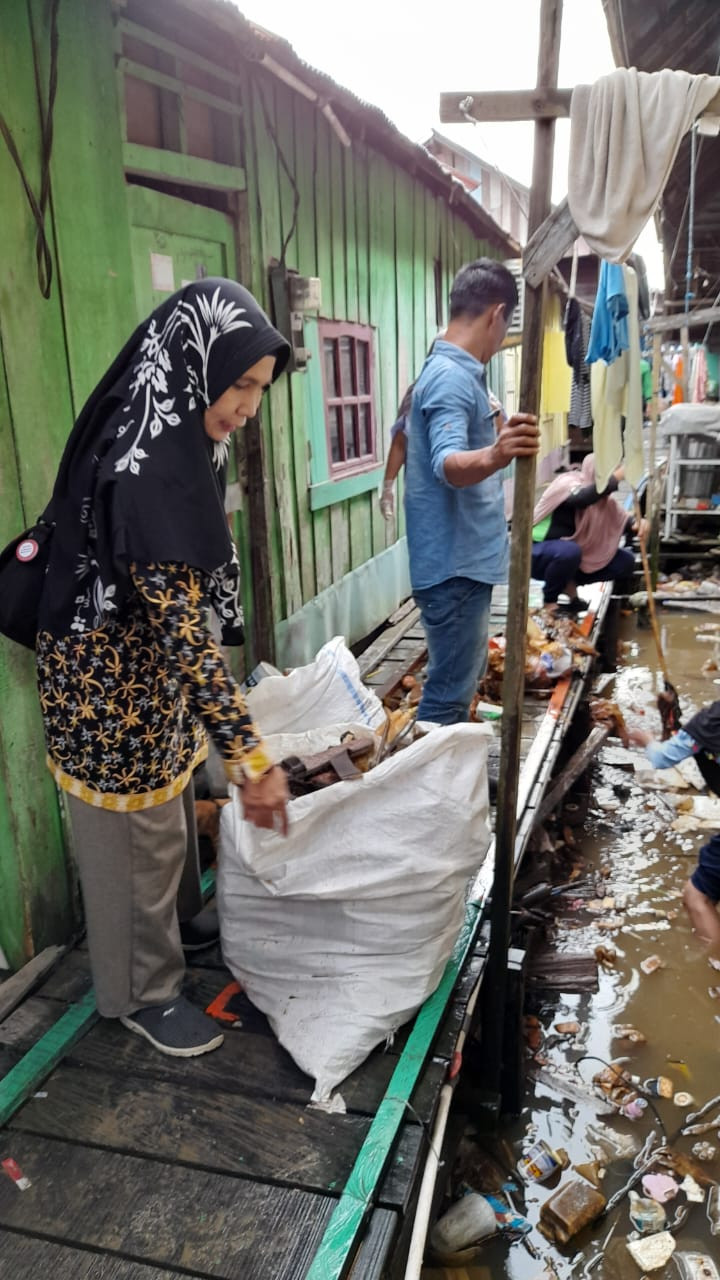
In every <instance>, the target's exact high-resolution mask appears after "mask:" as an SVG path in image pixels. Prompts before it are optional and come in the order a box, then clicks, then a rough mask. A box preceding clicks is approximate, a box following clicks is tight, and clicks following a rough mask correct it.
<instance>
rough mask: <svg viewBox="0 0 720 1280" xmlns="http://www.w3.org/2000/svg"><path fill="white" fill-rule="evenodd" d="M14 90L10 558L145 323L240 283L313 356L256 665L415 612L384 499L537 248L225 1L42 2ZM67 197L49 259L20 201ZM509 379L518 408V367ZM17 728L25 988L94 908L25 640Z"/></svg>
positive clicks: (304, 653)
mask: <svg viewBox="0 0 720 1280" xmlns="http://www.w3.org/2000/svg"><path fill="white" fill-rule="evenodd" d="M55 77H56V83H57V88H56V92H53V90H52V89H51V85H52V84H53V82H54V80H55ZM0 86H1V87H0V112H1V113H2V115H3V117H4V119H5V121H6V123H7V126H8V128H9V130H10V132H11V134H12V138H13V140H14V143H15V146H16V148H17V153H18V158H19V161H20V164H21V166H22V180H21V175H20V174H19V172H18V169H17V167H16V165H15V164H14V162H13V160H12V158H11V155H10V152H9V149H8V147H7V146H6V145H5V142H4V141H2V140H1V139H0V192H2V196H1V197H0V198H1V200H2V226H3V234H2V237H1V238H0V354H1V356H2V360H1V362H0V545H3V544H4V542H6V541H7V540H9V539H10V538H11V537H12V536H13V535H15V534H16V533H17V532H18V531H19V530H21V529H22V528H24V527H25V526H26V525H27V524H28V523H30V522H31V521H32V520H34V519H35V518H36V516H37V515H38V513H39V512H40V511H41V510H42V509H43V507H44V506H45V504H46V503H47V501H48V498H49V496H50V491H51V485H52V481H53V478H54V474H55V470H56V466H57V462H58V459H59V456H60V453H61V450H62V448H63V445H64V442H65V440H66V438H67V436H68V433H69V431H70V427H71V425H72V422H73V419H74V417H75V416H76V414H77V413H78V411H79V409H80V408H81V406H82V404H83V402H84V400H85V398H86V397H87V395H88V393H89V392H90V391H91V389H92V387H93V386H94V384H95V383H96V381H97V380H98V378H99V377H100V375H101V374H102V373H103V372H104V370H105V368H106V367H107V366H108V364H109V363H110V361H111V360H112V359H113V357H114V355H115V354H116V352H117V351H118V350H119V348H120V347H121V345H122V344H123V343H124V341H125V339H126V338H127V336H128V334H129V333H130V332H131V331H132V329H133V328H134V326H135V324H136V323H137V321H138V320H139V319H140V318H141V317H143V316H145V315H146V314H147V313H148V311H149V310H150V309H151V308H152V307H153V306H154V305H156V304H157V303H159V302H161V301H162V300H163V299H164V298H165V297H167V295H168V293H170V292H172V291H173V290H174V289H177V288H179V287H180V286H181V285H182V284H183V283H184V282H185V281H188V280H194V279H197V278H201V277H204V276H207V275H229V276H233V277H236V278H238V279H240V280H241V281H242V282H243V283H245V284H247V285H248V286H249V287H250V289H251V290H252V291H253V292H254V293H255V294H256V296H257V297H258V298H259V299H260V300H261V301H262V302H263V303H264V305H265V306H266V307H267V309H268V310H269V311H270V312H271V313H273V314H274V315H275V317H276V320H277V323H278V324H279V326H280V327H281V328H283V329H284V330H285V332H286V333H287V336H288V337H289V338H290V339H291V341H292V344H293V372H291V374H290V376H289V377H286V378H283V379H281V380H280V382H279V383H278V385H277V386H276V387H274V388H273V389H272V392H271V393H270V395H269V397H268V401H267V404H266V405H265V406H264V407H263V421H262V425H261V426H260V427H249V428H248V429H247V430H246V431H245V432H244V433H241V436H240V438H238V439H237V445H236V449H237V452H236V456H235V460H234V472H233V474H232V476H231V484H230V488H229V493H228V508H229V510H230V511H232V512H233V518H234V519H235V521H236V524H237V533H238V541H239V546H240V550H241V560H242V567H243V589H244V600H245V608H246V621H247V637H248V639H247V645H246V648H247V653H246V655H245V661H246V663H247V664H249V663H252V662H254V661H256V660H257V659H261V658H275V660H276V661H277V662H279V663H280V664H281V665H289V664H294V663H297V662H302V661H306V660H308V659H309V658H310V657H311V656H312V654H313V653H314V652H315V650H316V649H317V648H318V646H319V645H320V644H322V643H323V642H324V641H325V640H326V639H327V638H329V637H330V636H332V635H334V634H337V633H338V632H342V633H343V634H345V635H346V636H347V638H348V640H349V641H350V642H353V641H356V640H358V639H359V638H360V637H361V636H363V635H365V634H367V633H368V632H370V631H371V630H372V629H373V628H374V627H376V626H378V625H379V624H380V623H381V622H382V621H383V619H384V618H386V617H387V616H388V614H389V613H390V612H392V610H393V609H394V608H395V607H396V605H397V604H398V602H399V601H400V600H401V599H402V598H403V597H404V596H405V595H406V594H407V592H408V578H407V560H406V553H405V547H404V541H403V539H402V536H401V535H402V504H401V503H399V504H398V507H399V512H400V516H399V526H400V527H399V529H398V530H395V529H389V528H388V526H387V524H386V523H385V522H384V521H383V519H382V517H381V516H380V514H379V511H378V508H377V502H376V497H375V495H376V491H377V487H378V482H379V480H380V477H381V475H382V470H383V465H384V455H385V450H386V440H387V434H388V428H389V426H390V424H391V423H392V421H393V420H394V417H395V411H396V407H397V404H398V401H399V399H400V397H401V396H402V394H403V393H404V391H405V388H406V386H407V384H408V382H409V381H410V380H411V379H412V378H413V377H414V376H415V375H416V373H417V372H418V370H419V368H420V366H421V364H422V361H423V358H424V356H425V353H426V350H427V347H428V345H429V343H430V342H431V340H432V338H433V337H434V336H435V335H436V333H437V331H438V329H439V328H440V327H441V326H442V325H443V324H444V323H445V321H446V319H447V315H446V300H447V294H448V288H449V284H450V281H451V279H452V277H453V274H454V273H455V271H456V270H457V268H458V267H459V266H460V265H461V264H462V263H463V262H465V261H467V260H468V259H471V258H474V257H477V256H478V255H480V254H489V255H491V256H495V257H498V258H500V259H510V258H512V259H516V258H517V257H518V256H519V252H520V250H519V245H518V244H517V243H516V242H515V241H514V240H513V239H512V238H511V237H510V236H508V235H507V234H506V233H505V232H503V231H502V230H501V228H500V227H499V226H498V225H497V224H496V223H495V222H494V220H493V219H492V218H491V217H490V216H489V215H488V214H487V213H486V212H485V211H484V209H483V208H482V207H481V205H479V204H478V203H477V202H476V201H475V200H473V199H472V198H471V197H470V196H469V195H468V193H467V192H466V191H465V190H464V188H463V187H462V186H461V184H460V183H458V182H456V181H455V180H454V179H453V178H452V177H451V176H450V175H448V174H447V173H446V172H444V171H443V169H442V168H441V167H440V165H439V164H438V163H437V161H436V160H434V159H433V158H432V157H431V156H430V155H428V153H427V152H426V151H425V150H424V149H423V148H422V147H420V146H416V145H415V144H413V143H411V142H409V141H408V140H407V139H406V138H405V137H403V135H402V134H400V133H399V132H398V131H397V130H396V129H395V128H394V127H393V126H392V125H391V124H390V122H389V121H388V120H387V119H386V118H385V116H383V115H382V113H381V112H380V111H378V110H377V109H375V108H373V107H370V106H368V105H366V104H365V103H363V102H361V101H359V100H358V99H357V98H356V97H354V96H353V95H352V94H351V93H349V92H347V91H346V90H344V89H342V88H340V86H338V85H337V84H335V83H334V82H333V81H332V80H330V79H329V78H328V77H327V76H325V75H322V74H320V73H318V72H316V71H314V70H313V69H312V68H311V67H309V66H307V65H306V64H305V63H304V62H302V61H301V60H300V59H299V58H298V57H297V56H296V54H295V53H294V52H293V50H292V49H291V48H290V46H289V45H288V44H287V43H286V42H285V41H284V40H282V39H280V38H279V37H277V36H274V35H271V34H270V33H269V32H266V31H264V30H262V29H260V28H258V27H256V26H254V25H253V24H251V23H249V22H247V21H246V20H245V19H244V18H243V17H242V16H241V14H240V13H239V12H238V11H237V10H236V9H235V8H234V6H232V5H230V4H226V3H221V2H219V0H155V2H154V3H153V4H148V3H146V2H144V0H118V2H117V3H114V2H112V0H17V2H16V3H13V4H11V5H5V6H3V11H2V14H0ZM44 177H45V178H47V200H46V207H44V237H45V240H44V241H43V239H42V234H41V232H40V231H39V228H38V225H37V219H36V218H35V216H34V214H33V212H32V209H31V204H30V201H29V199H28V195H27V190H26V189H25V187H24V185H23V184H24V182H26V183H27V187H28V188H29V189H30V191H31V192H32V193H33V195H34V198H35V200H36V201H37V204H38V206H43V199H42V191H43V178H44ZM38 243H39V245H40V258H41V263H43V269H42V270H41V271H40V272H39V271H38V264H37V261H36V245H37V244H38ZM50 264H51V267H52V282H51V286H50V290H49V297H47V298H46V297H45V296H43V293H42V292H41V287H40V283H42V282H43V279H44V276H45V275H46V274H47V268H48V266H49V265H50ZM39 275H40V277H41V280H40V282H39ZM491 378H492V380H493V383H494V385H495V389H496V390H497V392H498V394H499V395H502V394H503V390H504V388H503V386H502V375H501V365H498V368H497V369H496V370H493V371H492V372H491ZM0 706H1V711H0V948H2V951H3V953H4V957H5V958H6V959H7V961H8V962H9V963H10V964H11V965H12V966H16V965H19V964H20V963H21V962H22V961H23V959H24V958H26V957H28V956H30V955H32V954H33V952H34V951H35V950H37V949H38V948H39V947H41V946H44V945H46V944H47V943H48V942H52V941H62V940H64V939H65V938H67V937H68V936H69V934H70V932H71V930H72V928H73V925H74V922H75V914H76V907H75V891H74V883H73V877H72V874H71V870H70V865H69V863H68V859H67V857H66V851H65V847H64V838H63V823H62V815H61V811H60V808H59V805H58V799H57V796H56V793H55V788H54V785H53V783H52V781H51V779H50V775H49V774H48V773H47V771H46V769H45V765H44V746H43V737H42V729H41V724H40V716H39V711H38V707H37V698H36V693H35V687H34V673H33V662H32V658H31V655H30V654H28V653H26V652H24V651H22V650H20V649H19V648H17V647H16V646H13V645H11V644H9V643H6V642H4V641H0ZM0 959H2V957H0Z"/></svg>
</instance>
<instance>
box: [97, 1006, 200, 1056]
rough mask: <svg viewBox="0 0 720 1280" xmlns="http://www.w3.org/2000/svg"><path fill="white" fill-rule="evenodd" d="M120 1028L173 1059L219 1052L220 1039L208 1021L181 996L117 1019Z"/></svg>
mask: <svg viewBox="0 0 720 1280" xmlns="http://www.w3.org/2000/svg"><path fill="white" fill-rule="evenodd" d="M120 1021H121V1022H122V1024H123V1026H124V1027H127V1028H128V1030H129V1031H134V1032H135V1033H136V1034H137V1035H139V1036H145V1039H146V1040H149V1041H150V1043H151V1045H154V1047H155V1048H156V1049H159V1050H160V1052H161V1053H167V1054H169V1055H170V1056H171V1057H173V1058H195V1057H197V1056H198V1054H200V1053H209V1052H210V1050H211V1049H219V1047H220V1045H221V1044H222V1042H223V1035H222V1032H221V1031H218V1028H217V1025H216V1023H214V1022H213V1020H212V1018H207V1017H206V1016H205V1014H204V1013H201V1012H200V1010H199V1009H196V1008H195V1006H194V1005H192V1004H190V1003H189V1001H187V1000H186V999H185V998H184V997H183V996H178V997H177V999H175V1000H168V1001H167V1003H166V1004H155V1005H150V1006H148V1007H147V1008H146V1009H137V1010H136V1011H135V1013H128V1014H127V1015H126V1016H125V1017H124V1018H121V1019H120Z"/></svg>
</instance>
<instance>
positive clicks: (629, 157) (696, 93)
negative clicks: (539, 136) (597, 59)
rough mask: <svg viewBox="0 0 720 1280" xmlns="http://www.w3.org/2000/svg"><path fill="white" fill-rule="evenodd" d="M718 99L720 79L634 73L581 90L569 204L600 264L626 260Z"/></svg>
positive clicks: (575, 105)
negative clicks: (695, 125) (698, 123)
mask: <svg viewBox="0 0 720 1280" xmlns="http://www.w3.org/2000/svg"><path fill="white" fill-rule="evenodd" d="M718 93H720V77H719V76H706V75H701V76H691V75H689V74H688V72H687V71H669V70H663V71H655V72H652V73H648V72H645V71H637V70H636V68H635V67H630V68H619V69H618V70H617V71H613V72H612V73H611V74H610V75H608V76H602V77H601V78H600V79H599V80H596V82H595V84H592V85H587V84H581V85H577V87H576V88H575V90H574V91H573V95H572V102H571V106H570V164H569V172H568V203H569V205H570V212H571V213H572V216H573V220H574V222H575V225H576V226H577V228H578V231H579V232H580V234H581V235H583V236H584V237H585V239H586V240H587V242H588V244H589V246H590V248H591V249H592V250H593V251H594V252H595V253H597V254H598V255H599V256H600V257H601V258H606V259H607V260H608V261H610V262H622V261H624V259H625V258H626V257H627V255H628V254H629V252H630V250H631V249H632V247H633V245H634V243H635V241H636V239H637V237H638V236H639V234H640V232H641V231H642V229H643V227H644V226H645V223H646V222H647V220H648V218H649V217H650V216H651V214H652V213H653V211H654V209H655V208H656V206H657V203H658V201H659V199H660V196H661V195H662V192H663V189H664V187H665V184H666V182H667V180H668V177H669V176H670V170H671V169H672V166H673V163H674V161H675V157H676V155H677V152H678V148H679V146H680V141H681V139H682V137H683V135H684V134H685V133H687V131H688V129H689V128H690V126H691V124H692V122H693V120H695V118H696V117H697V116H698V115H700V113H701V112H702V111H704V110H705V107H706V106H707V105H708V103H709V102H710V101H711V100H712V99H713V98H714V97H715V96H716V94H718Z"/></svg>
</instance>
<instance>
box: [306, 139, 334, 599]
mask: <svg viewBox="0 0 720 1280" xmlns="http://www.w3.org/2000/svg"><path fill="white" fill-rule="evenodd" d="M313 137H314V143H315V146H314V165H313V173H314V175H315V178H314V181H315V254H316V260H317V274H318V276H319V277H320V281H321V285H322V312H321V314H322V316H323V317H325V318H326V319H330V320H332V319H335V318H336V317H335V314H334V311H333V264H332V253H331V248H330V245H331V230H330V228H331V214H330V152H329V143H330V140H329V131H328V129H327V127H326V126H325V123H324V121H323V120H319V119H318V117H317V114H316V116H315V122H314V127H313ZM309 328H310V326H309V325H306V334H307V331H308V329H309ZM311 340H312V339H311ZM315 353H316V354H315V357H314V362H313V360H311V361H310V366H309V369H308V394H309V396H310V398H311V405H310V409H309V413H310V418H311V422H312V440H311V444H312V457H311V459H310V474H311V476H312V479H313V483H316V482H318V483H319V482H320V481H322V480H327V479H329V474H330V473H329V468H328V459H327V443H326V436H325V406H324V403H323V393H322V373H321V365H320V352H319V347H318V345H317V330H316V336H315ZM312 527H313V541H314V544H315V589H316V591H317V592H320V591H324V590H325V588H326V587H329V586H330V584H331V583H332V581H333V566H332V549H331V547H332V533H331V529H330V511H329V510H321V511H315V512H313V525H312Z"/></svg>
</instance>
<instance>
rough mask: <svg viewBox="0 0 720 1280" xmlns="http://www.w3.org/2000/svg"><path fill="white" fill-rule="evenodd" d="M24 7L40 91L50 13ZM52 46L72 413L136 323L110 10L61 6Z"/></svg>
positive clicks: (57, 218) (58, 229)
mask: <svg viewBox="0 0 720 1280" xmlns="http://www.w3.org/2000/svg"><path fill="white" fill-rule="evenodd" d="M30 8H31V13H32V20H33V33H34V41H35V51H36V58H37V63H38V66H39V67H40V71H41V74H40V79H41V83H42V84H43V85H44V86H47V78H48V54H49V33H48V27H47V16H46V13H47V5H46V4H45V0H30ZM58 38H59V56H58V90H57V97H56V100H55V111H54V128H53V150H52V162H51V180H52V207H53V218H54V222H55V234H56V238H57V248H58V258H59V265H60V273H61V276H62V297H63V311H64V319H65V328H66V341H67V348H68V358H69V367H70V378H71V383H72V390H73V400H74V407H75V412H76V413H77V412H78V411H79V410H80V408H81V406H82V405H83V403H84V401H85V400H86V398H87V396H88V395H89V394H90V392H91V391H92V389H93V387H94V386H95V384H96V383H97V381H98V379H99V378H100V377H101V376H102V374H103V373H104V372H105V370H106V369H107V367H108V365H110V364H111V362H112V361H113V359H114V358H115V356H116V355H117V352H118V350H119V349H120V347H121V346H122V345H123V343H124V342H125V340H126V339H127V337H128V335H129V334H130V333H131V331H132V329H133V328H134V326H135V323H136V318H135V307H134V298H133V283H132V262H131V253H130V236H129V229H128V218H127V212H126V206H125V198H124V186H125V184H124V175H123V169H122V151H121V146H122V144H121V135H120V119H119V114H118V103H117V93H116V81H115V73H114V62H113V29H112V18H111V13H110V6H109V4H98V3H97V0H72V3H69V4H61V5H60V9H59V25H58ZM79 121H82V128H80V127H79V123H78V122H79ZM69 425H70V424H69V423H67V424H65V426H66V434H67V431H68V430H69Z"/></svg>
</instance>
